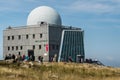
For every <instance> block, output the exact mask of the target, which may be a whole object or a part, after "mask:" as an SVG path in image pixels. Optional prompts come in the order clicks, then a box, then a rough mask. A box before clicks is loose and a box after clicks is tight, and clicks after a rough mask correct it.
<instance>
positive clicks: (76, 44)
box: [58, 30, 84, 62]
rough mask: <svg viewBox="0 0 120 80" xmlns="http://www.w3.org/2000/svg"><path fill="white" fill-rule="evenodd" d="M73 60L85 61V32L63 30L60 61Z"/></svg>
mask: <svg viewBox="0 0 120 80" xmlns="http://www.w3.org/2000/svg"><path fill="white" fill-rule="evenodd" d="M70 59H71V60H72V61H73V62H82V61H83V60H84V41H83V31H81V30H63V33H62V40H61V46H60V52H59V58H58V61H66V62H68V61H69V60H70Z"/></svg>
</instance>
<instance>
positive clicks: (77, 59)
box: [76, 55, 82, 63]
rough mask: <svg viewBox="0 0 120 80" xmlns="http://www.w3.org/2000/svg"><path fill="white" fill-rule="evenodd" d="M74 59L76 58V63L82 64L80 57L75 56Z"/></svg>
mask: <svg viewBox="0 0 120 80" xmlns="http://www.w3.org/2000/svg"><path fill="white" fill-rule="evenodd" d="M76 57H77V58H76V62H78V63H81V62H82V61H81V59H82V58H81V55H77V56H76Z"/></svg>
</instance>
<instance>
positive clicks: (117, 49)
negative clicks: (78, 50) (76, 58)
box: [0, 0, 120, 67]
mask: <svg viewBox="0 0 120 80" xmlns="http://www.w3.org/2000/svg"><path fill="white" fill-rule="evenodd" d="M43 5H45V6H50V7H53V8H54V9H55V10H57V11H58V12H59V14H60V15H61V18H62V24H63V25H67V26H75V27H81V28H82V29H83V30H84V31H85V35H84V41H85V42H84V43H85V55H86V58H97V59H99V60H100V61H102V62H103V63H104V64H106V65H110V66H116V67H120V61H119V60H120V0H0V55H1V56H0V58H2V53H3V50H2V45H3V30H4V29H6V28H7V27H8V26H9V25H10V26H14V27H16V26H24V25H26V21H27V16H28V14H29V13H30V11H31V10H32V9H34V8H36V7H38V6H43Z"/></svg>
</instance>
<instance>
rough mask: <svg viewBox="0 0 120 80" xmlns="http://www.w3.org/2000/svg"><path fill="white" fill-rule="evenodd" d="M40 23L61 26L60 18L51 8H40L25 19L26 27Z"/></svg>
mask: <svg viewBox="0 0 120 80" xmlns="http://www.w3.org/2000/svg"><path fill="white" fill-rule="evenodd" d="M40 22H47V23H49V24H56V25H61V18H60V15H59V14H58V12H57V11H55V10H54V9H53V8H51V7H47V6H41V7H37V8H35V9H34V10H32V11H31V13H30V14H29V16H28V19H27V25H37V24H38V23H40Z"/></svg>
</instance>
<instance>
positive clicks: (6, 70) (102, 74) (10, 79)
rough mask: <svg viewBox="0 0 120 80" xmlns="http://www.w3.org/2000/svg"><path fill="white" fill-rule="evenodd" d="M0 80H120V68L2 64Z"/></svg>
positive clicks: (53, 64) (68, 64)
mask: <svg viewBox="0 0 120 80" xmlns="http://www.w3.org/2000/svg"><path fill="white" fill-rule="evenodd" d="M0 80H120V68H112V67H105V66H98V65H92V64H86V63H83V64H77V63H43V64H39V63H37V62H34V63H33V64H32V63H29V62H26V63H6V62H3V61H2V62H0Z"/></svg>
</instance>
